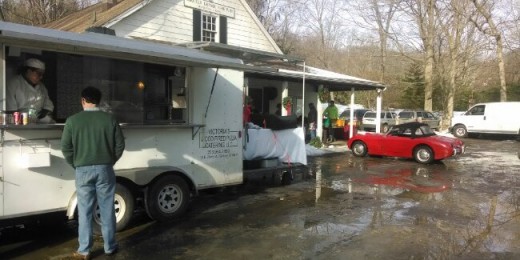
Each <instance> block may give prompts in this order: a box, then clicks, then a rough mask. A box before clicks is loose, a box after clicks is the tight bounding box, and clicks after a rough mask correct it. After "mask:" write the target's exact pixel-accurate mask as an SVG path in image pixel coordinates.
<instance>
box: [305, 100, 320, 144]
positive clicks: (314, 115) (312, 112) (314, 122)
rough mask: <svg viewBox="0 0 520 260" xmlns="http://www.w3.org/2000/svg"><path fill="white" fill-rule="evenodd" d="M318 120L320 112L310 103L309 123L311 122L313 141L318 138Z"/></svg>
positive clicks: (310, 129) (310, 128)
mask: <svg viewBox="0 0 520 260" xmlns="http://www.w3.org/2000/svg"><path fill="white" fill-rule="evenodd" d="M317 120H318V110H316V106H314V103H309V113H308V114H307V121H308V122H309V131H310V134H311V140H312V139H314V138H316V127H317Z"/></svg>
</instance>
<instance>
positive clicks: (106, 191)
mask: <svg viewBox="0 0 520 260" xmlns="http://www.w3.org/2000/svg"><path fill="white" fill-rule="evenodd" d="M115 191H116V175H115V173H114V168H113V167H112V165H89V166H80V167H76V195H77V197H78V222H79V226H78V241H79V248H78V253H80V254H83V255H86V254H89V253H90V250H91V249H92V245H93V240H92V224H93V223H92V218H93V215H94V210H95V208H94V207H95V206H96V201H97V202H98V205H99V210H100V214H101V223H102V225H101V233H102V235H103V241H104V249H105V253H112V252H113V251H114V250H116V249H117V243H116V237H115V233H116V215H115V210H114V194H115Z"/></svg>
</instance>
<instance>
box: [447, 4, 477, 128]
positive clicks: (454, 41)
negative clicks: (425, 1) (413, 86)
mask: <svg viewBox="0 0 520 260" xmlns="http://www.w3.org/2000/svg"><path fill="white" fill-rule="evenodd" d="M470 4H471V3H470V2H469V1H466V0H448V1H444V2H443V3H442V9H439V13H440V14H441V13H442V15H441V16H440V17H439V24H440V27H441V29H442V35H443V36H444V38H445V39H446V42H447V48H446V52H447V55H446V56H447V57H448V62H447V66H446V68H447V71H448V73H446V74H447V75H448V79H447V87H446V88H445V91H446V93H445V96H446V107H445V108H444V112H445V113H444V119H446V120H444V121H443V124H444V125H443V127H444V128H447V127H448V126H449V125H448V122H450V121H451V118H452V116H453V110H454V96H455V93H456V90H457V86H458V85H463V84H461V82H462V81H463V79H464V78H467V77H468V76H467V75H465V73H468V70H465V68H466V66H468V64H469V62H468V59H471V58H472V57H468V56H467V55H465V54H468V53H472V54H474V53H475V52H474V51H472V50H474V49H475V47H476V44H475V27H474V26H472V24H471V22H470V20H471V13H469V11H468V10H469V9H468V6H469V5H470Z"/></svg>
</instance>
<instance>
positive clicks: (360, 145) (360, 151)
mask: <svg viewBox="0 0 520 260" xmlns="http://www.w3.org/2000/svg"><path fill="white" fill-rule="evenodd" d="M352 153H353V154H354V155H355V156H358V157H363V156H366V155H367V153H368V150H367V145H366V144H365V143H364V142H363V141H355V142H354V143H353V144H352Z"/></svg>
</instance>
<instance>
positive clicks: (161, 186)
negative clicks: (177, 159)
mask: <svg viewBox="0 0 520 260" xmlns="http://www.w3.org/2000/svg"><path fill="white" fill-rule="evenodd" d="M189 198H190V191H189V188H188V184H187V183H186V181H185V180H184V179H183V178H181V177H180V176H176V175H166V176H163V177H160V178H159V179H157V180H156V181H154V182H153V183H152V184H151V185H150V187H149V189H148V193H147V194H146V213H148V216H149V217H150V218H152V219H153V220H157V221H168V220H171V219H174V218H177V217H179V216H181V215H182V214H184V212H185V211H186V209H187V207H188V202H189Z"/></svg>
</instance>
